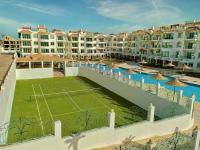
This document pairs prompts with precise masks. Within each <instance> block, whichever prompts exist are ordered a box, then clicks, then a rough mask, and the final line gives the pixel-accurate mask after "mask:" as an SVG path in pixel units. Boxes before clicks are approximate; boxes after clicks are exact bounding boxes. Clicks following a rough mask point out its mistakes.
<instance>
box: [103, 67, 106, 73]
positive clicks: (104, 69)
mask: <svg viewBox="0 0 200 150" xmlns="http://www.w3.org/2000/svg"><path fill="white" fill-rule="evenodd" d="M105 71H106V67H105V66H103V75H105Z"/></svg>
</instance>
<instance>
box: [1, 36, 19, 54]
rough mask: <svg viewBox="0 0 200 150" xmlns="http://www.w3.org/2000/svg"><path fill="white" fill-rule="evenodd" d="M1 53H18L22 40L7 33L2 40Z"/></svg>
mask: <svg viewBox="0 0 200 150" xmlns="http://www.w3.org/2000/svg"><path fill="white" fill-rule="evenodd" d="M1 47H2V49H1V53H11V54H13V53H16V52H19V50H20V41H19V40H16V39H14V38H13V37H12V36H11V35H5V36H3V38H2V41H1Z"/></svg>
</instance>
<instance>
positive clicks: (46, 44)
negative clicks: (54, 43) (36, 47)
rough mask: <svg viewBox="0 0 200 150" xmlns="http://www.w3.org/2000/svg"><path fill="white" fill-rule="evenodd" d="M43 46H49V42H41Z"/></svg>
mask: <svg viewBox="0 0 200 150" xmlns="http://www.w3.org/2000/svg"><path fill="white" fill-rule="evenodd" d="M41 46H49V43H48V42H41Z"/></svg>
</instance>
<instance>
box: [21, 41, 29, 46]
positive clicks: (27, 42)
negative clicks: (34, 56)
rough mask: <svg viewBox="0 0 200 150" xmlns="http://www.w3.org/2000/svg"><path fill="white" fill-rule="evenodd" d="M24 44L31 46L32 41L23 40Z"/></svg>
mask: <svg viewBox="0 0 200 150" xmlns="http://www.w3.org/2000/svg"><path fill="white" fill-rule="evenodd" d="M23 46H31V42H30V41H23Z"/></svg>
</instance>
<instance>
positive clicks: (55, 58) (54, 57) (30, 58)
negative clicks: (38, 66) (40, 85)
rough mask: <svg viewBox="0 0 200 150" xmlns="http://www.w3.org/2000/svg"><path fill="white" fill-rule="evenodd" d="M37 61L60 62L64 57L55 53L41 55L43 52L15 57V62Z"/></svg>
mask: <svg viewBox="0 0 200 150" xmlns="http://www.w3.org/2000/svg"><path fill="white" fill-rule="evenodd" d="M29 61H31V62H39V61H54V62H62V61H65V59H64V58H61V57H59V56H57V55H52V56H50V55H43V54H40V53H38V54H34V55H31V56H28V57H20V58H17V60H16V62H29Z"/></svg>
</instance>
